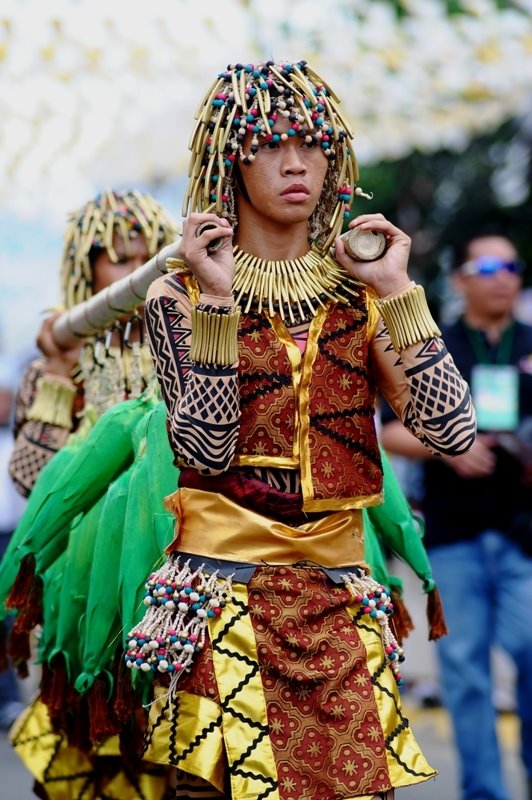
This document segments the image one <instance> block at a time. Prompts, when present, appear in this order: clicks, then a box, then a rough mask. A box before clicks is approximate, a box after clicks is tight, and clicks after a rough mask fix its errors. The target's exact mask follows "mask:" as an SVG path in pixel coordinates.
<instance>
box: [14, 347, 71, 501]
mask: <svg viewBox="0 0 532 800" xmlns="http://www.w3.org/2000/svg"><path fill="white" fill-rule="evenodd" d="M43 374H44V362H43V361H41V360H39V359H37V360H35V361H32V362H31V364H30V365H29V366H28V367H27V368H26V371H25V373H24V375H23V377H22V381H21V383H20V386H19V389H18V392H17V397H16V400H15V418H14V424H13V432H14V435H15V441H14V446H13V452H12V454H11V458H10V461H9V465H8V472H9V475H10V477H11V480H12V481H13V483H14V485H15V486H16V488H17V489H18V491H19V492H20V494H21V495H23V496H24V497H28V496H29V494H30V493H31V490H32V489H33V486H34V484H35V481H36V480H37V478H38V477H39V475H40V472H41V470H42V468H43V467H44V466H45V465H46V464H47V463H48V462H49V461H50V459H51V458H52V456H54V455H55V454H56V453H57V452H58V450H61V448H62V447H63V446H64V445H65V444H66V442H67V439H68V437H69V436H70V431H69V430H67V429H66V428H64V427H60V426H59V425H51V424H49V423H46V422H39V421H38V420H29V419H28V418H27V413H28V410H29V409H30V408H31V406H32V405H33V401H34V400H35V395H36V392H37V381H38V380H39V378H40V377H42V375H43Z"/></svg>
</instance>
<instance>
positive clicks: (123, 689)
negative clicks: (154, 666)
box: [113, 653, 135, 725]
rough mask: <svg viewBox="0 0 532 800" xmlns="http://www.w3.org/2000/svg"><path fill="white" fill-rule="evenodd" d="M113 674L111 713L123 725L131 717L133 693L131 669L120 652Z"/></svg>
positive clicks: (133, 703) (133, 704) (133, 702)
mask: <svg viewBox="0 0 532 800" xmlns="http://www.w3.org/2000/svg"><path fill="white" fill-rule="evenodd" d="M113 674H114V675H116V680H115V692H114V700H113V713H114V716H115V717H116V720H117V722H118V723H119V724H120V725H125V724H126V723H128V722H129V721H130V720H131V719H132V718H133V709H134V706H135V693H134V691H133V683H132V681H131V670H128V668H127V667H126V663H125V661H124V659H123V656H122V653H120V654H119V656H118V657H117V659H116V663H115V670H114V672H113Z"/></svg>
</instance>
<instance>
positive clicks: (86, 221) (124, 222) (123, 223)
mask: <svg viewBox="0 0 532 800" xmlns="http://www.w3.org/2000/svg"><path fill="white" fill-rule="evenodd" d="M177 232H178V231H177V226H176V223H175V222H174V221H173V220H172V219H171V217H170V216H169V215H168V213H167V212H166V211H165V210H164V208H163V207H162V206H161V205H160V203H158V202H157V201H156V200H154V198H153V197H151V195H149V194H142V193H141V192H139V191H136V190H133V191H128V192H116V191H110V190H107V191H105V192H102V193H101V194H98V195H97V196H96V197H95V198H94V199H93V200H90V201H89V202H88V203H86V205H84V206H83V207H82V208H80V209H77V210H76V211H73V212H72V213H71V214H69V217H68V225H67V229H66V232H65V235H64V248H63V257H62V262H61V293H62V302H63V305H64V307H65V308H72V306H75V305H76V304H77V303H81V302H82V301H84V300H87V299H88V298H89V297H91V296H92V279H93V276H92V265H91V254H93V253H94V252H96V251H98V250H100V251H101V250H105V251H107V253H108V255H109V258H110V259H111V261H113V262H115V263H116V262H117V261H118V256H117V254H116V252H115V249H114V246H113V236H114V234H115V233H116V234H118V236H119V237H120V238H121V240H122V243H123V245H124V249H125V252H126V254H128V253H129V252H130V249H129V242H130V240H131V239H132V238H133V237H135V236H136V235H140V234H142V235H143V236H144V238H145V240H146V246H147V248H148V253H149V255H150V256H153V255H154V254H155V253H156V252H157V251H158V250H159V249H160V248H161V247H162V246H163V245H165V244H170V243H171V242H173V241H174V240H175V238H176V236H177Z"/></svg>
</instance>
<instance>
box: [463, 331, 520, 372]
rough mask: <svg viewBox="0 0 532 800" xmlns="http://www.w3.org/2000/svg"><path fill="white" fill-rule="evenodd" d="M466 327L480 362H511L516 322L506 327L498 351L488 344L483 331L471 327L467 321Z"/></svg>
mask: <svg viewBox="0 0 532 800" xmlns="http://www.w3.org/2000/svg"><path fill="white" fill-rule="evenodd" d="M464 327H465V330H466V333H467V337H468V339H469V341H470V343H471V347H472V348H473V351H474V353H475V356H476V357H477V362H478V363H479V364H509V363H510V354H511V351H512V344H513V340H514V329H515V323H514V322H511V323H510V324H509V325H508V327H507V328H505V329H504V331H503V333H502V336H501V338H500V341H499V344H498V345H497V350H496V352H494V348H490V347H489V346H488V343H487V341H486V336H485V335H484V333H483V332H482V331H479V330H477V329H476V328H470V327H469V325H467V323H466V322H464Z"/></svg>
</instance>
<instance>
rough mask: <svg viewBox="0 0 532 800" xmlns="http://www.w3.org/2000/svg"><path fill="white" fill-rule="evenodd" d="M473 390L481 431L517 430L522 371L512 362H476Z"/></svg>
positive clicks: (472, 378)
mask: <svg viewBox="0 0 532 800" xmlns="http://www.w3.org/2000/svg"><path fill="white" fill-rule="evenodd" d="M471 394H472V396H473V404H474V406H475V411H476V413H477V425H478V428H479V430H481V431H514V430H515V429H516V428H517V425H518V422H519V372H518V370H517V367H514V366H512V365H505V366H501V365H498V364H476V365H475V366H474V367H473V371H472V373H471Z"/></svg>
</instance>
